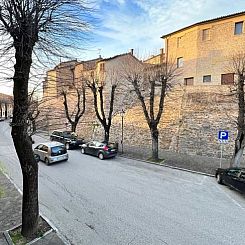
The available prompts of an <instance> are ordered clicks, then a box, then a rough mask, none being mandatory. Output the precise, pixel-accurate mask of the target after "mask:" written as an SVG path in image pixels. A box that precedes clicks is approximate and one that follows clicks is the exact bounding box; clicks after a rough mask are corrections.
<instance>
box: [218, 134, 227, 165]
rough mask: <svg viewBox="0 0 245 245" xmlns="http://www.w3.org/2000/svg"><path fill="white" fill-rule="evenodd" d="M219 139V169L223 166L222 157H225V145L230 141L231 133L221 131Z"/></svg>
mask: <svg viewBox="0 0 245 245" xmlns="http://www.w3.org/2000/svg"><path fill="white" fill-rule="evenodd" d="M218 139H219V142H220V161H219V167H220V168H221V166H222V157H223V143H227V142H228V139H229V132H228V131H226V130H220V131H219V134H218Z"/></svg>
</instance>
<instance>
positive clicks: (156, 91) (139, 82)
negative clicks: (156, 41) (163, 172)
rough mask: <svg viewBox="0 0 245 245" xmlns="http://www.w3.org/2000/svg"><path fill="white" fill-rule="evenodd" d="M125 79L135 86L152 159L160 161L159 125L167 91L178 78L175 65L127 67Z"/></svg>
mask: <svg viewBox="0 0 245 245" xmlns="http://www.w3.org/2000/svg"><path fill="white" fill-rule="evenodd" d="M124 76H125V78H126V79H127V81H128V82H129V83H130V84H131V85H132V86H133V90H134V91H135V93H136V95H137V98H138V100H139V102H140V104H141V107H142V110H143V113H144V116H145V119H146V122H147V124H148V126H149V129H150V132H151V139H152V159H153V160H158V159H159V157H158V137H159V130H158V124H159V122H160V119H161V117H162V114H163V111H164V100H165V97H166V94H167V91H169V89H170V88H171V87H172V85H173V82H174V78H175V77H176V76H177V73H176V68H175V67H174V65H172V64H171V65H170V64H167V63H164V64H160V65H150V64H144V65H143V64H140V65H137V66H132V65H130V66H128V67H127V66H125V75H124Z"/></svg>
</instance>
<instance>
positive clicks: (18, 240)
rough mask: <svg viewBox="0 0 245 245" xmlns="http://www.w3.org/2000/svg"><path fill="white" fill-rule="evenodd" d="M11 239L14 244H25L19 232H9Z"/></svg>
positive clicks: (25, 241) (24, 239)
mask: <svg viewBox="0 0 245 245" xmlns="http://www.w3.org/2000/svg"><path fill="white" fill-rule="evenodd" d="M11 239H12V242H13V243H14V244H18V245H24V244H26V243H27V240H26V238H25V237H23V236H22V235H21V233H20V230H15V231H13V232H11Z"/></svg>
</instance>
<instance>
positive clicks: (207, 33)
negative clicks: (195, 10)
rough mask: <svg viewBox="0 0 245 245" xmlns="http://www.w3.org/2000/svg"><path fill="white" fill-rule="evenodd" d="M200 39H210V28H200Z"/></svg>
mask: <svg viewBox="0 0 245 245" xmlns="http://www.w3.org/2000/svg"><path fill="white" fill-rule="evenodd" d="M202 40H203V41H207V40H210V29H204V30H202Z"/></svg>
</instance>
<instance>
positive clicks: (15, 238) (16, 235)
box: [9, 217, 52, 245]
mask: <svg viewBox="0 0 245 245" xmlns="http://www.w3.org/2000/svg"><path fill="white" fill-rule="evenodd" d="M50 229H52V228H51V227H50V225H49V224H48V223H47V222H46V221H45V220H44V219H43V218H42V217H41V218H40V219H39V225H38V230H37V232H36V233H35V234H34V235H33V237H30V238H25V237H23V236H22V235H21V226H19V227H17V228H15V229H14V230H11V231H9V235H10V237H11V240H12V242H13V243H14V244H15V245H25V244H26V243H28V242H31V241H32V240H34V239H36V238H40V237H42V236H43V235H44V234H45V233H46V232H47V231H49V230H50Z"/></svg>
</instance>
